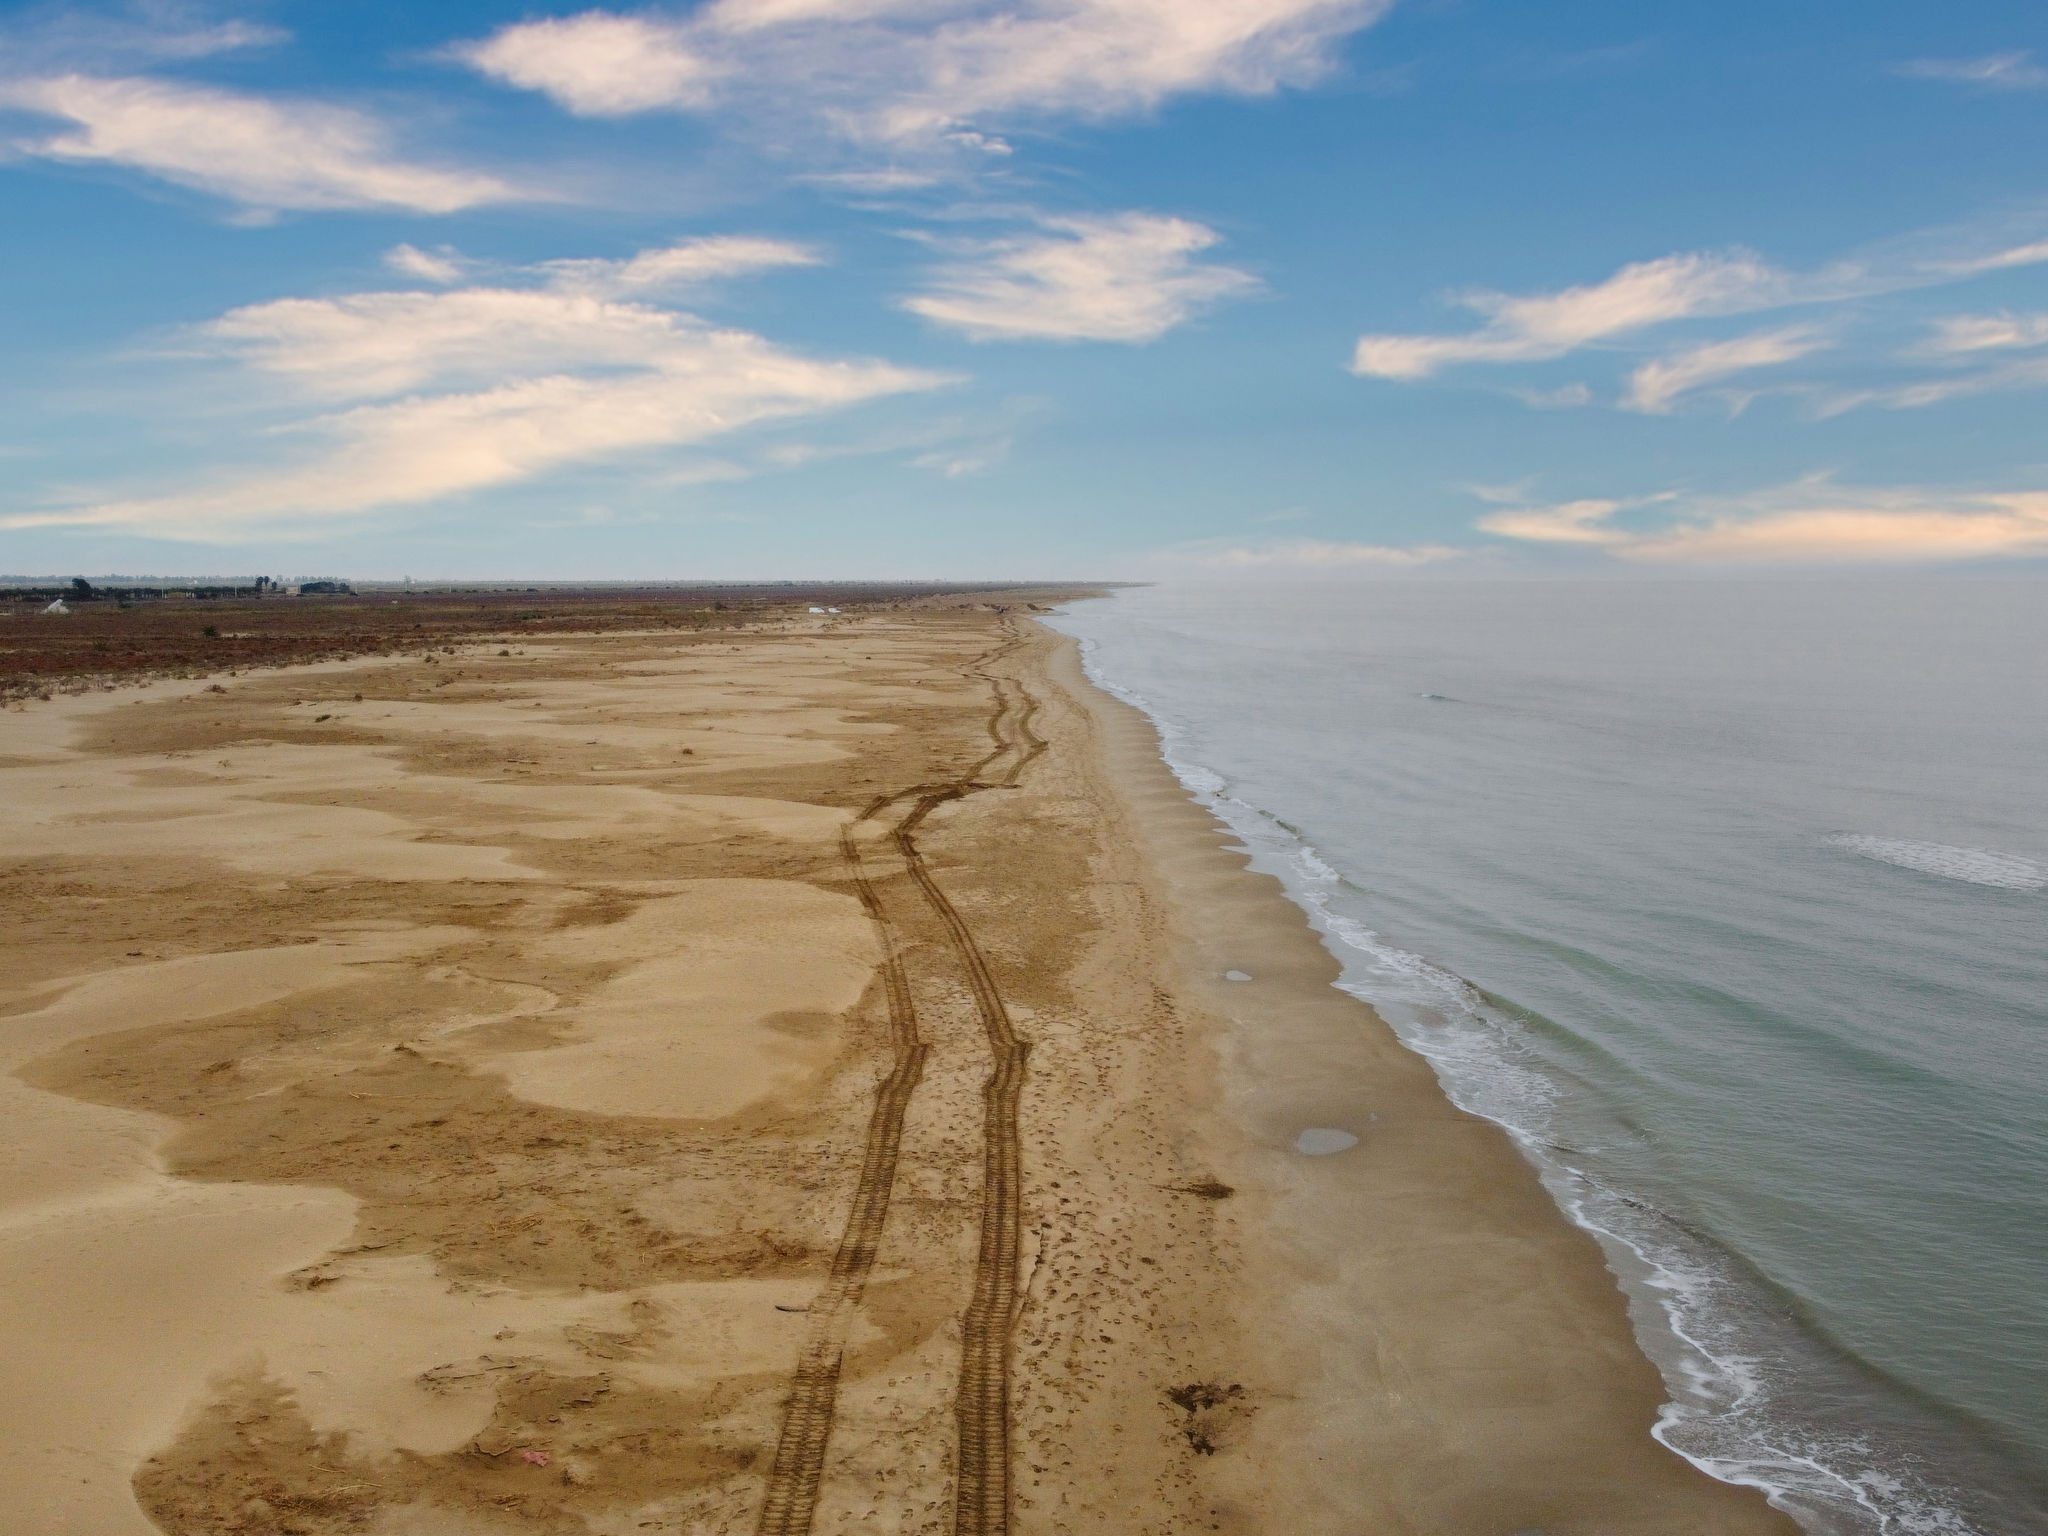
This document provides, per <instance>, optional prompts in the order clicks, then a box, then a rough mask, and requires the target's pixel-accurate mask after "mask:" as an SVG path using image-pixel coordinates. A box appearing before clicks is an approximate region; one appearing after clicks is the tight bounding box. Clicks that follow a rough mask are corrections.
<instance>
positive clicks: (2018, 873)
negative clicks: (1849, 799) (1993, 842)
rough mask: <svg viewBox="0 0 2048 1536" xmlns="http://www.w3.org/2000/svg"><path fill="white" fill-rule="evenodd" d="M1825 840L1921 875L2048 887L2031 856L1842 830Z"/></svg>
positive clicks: (2005, 886) (2009, 887)
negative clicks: (2026, 857) (1839, 833)
mask: <svg viewBox="0 0 2048 1536" xmlns="http://www.w3.org/2000/svg"><path fill="white" fill-rule="evenodd" d="M1828 841H1829V842H1831V843H1833V844H1834V845H1835V846H1836V847H1837V848H1846V849H1848V850H1849V851H1850V852H1851V853H1860V854H1862V855H1863V857H1864V858H1866V859H1876V860H1877V861H1878V862H1879V863H1882V864H1896V865H1898V866H1899V867H1900V868H1901V869H1916V870H1918V871H1919V872H1920V873H1921V874H1923V875H1940V876H1941V877H1942V878H1943V879H1944V880H1966V881H1968V882H1969V883H1970V884H1971V885H1992V886H1997V887H1998V888H1999V889H2000V890H2005V891H2038V890H2040V889H2041V888H2042V887H2043V886H2048V872H2044V871H2043V870H2042V868H2041V866H2040V865H2038V864H2036V863H2035V862H2034V861H2033V860H2032V859H2023V858H2021V857H2019V856H2018V855H2017V854H2011V853H1993V852H1992V851H1991V850H1990V849H1988V848H1952V847H1950V846H1949V845H1948V844H1947V843H1916V842H1912V841H1910V840H1908V839H1905V838H1897V837H1871V836H1869V835H1868V834H1866V833H1861V832H1844V833H1843V834H1841V835H1840V836H1839V837H1831V838H1829V839H1828Z"/></svg>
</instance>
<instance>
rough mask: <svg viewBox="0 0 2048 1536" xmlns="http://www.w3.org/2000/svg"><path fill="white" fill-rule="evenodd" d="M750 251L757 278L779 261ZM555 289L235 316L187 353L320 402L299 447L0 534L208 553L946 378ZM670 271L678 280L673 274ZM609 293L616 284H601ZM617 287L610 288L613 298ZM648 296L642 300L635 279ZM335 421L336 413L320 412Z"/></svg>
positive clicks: (731, 247) (726, 255)
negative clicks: (206, 542)
mask: <svg viewBox="0 0 2048 1536" xmlns="http://www.w3.org/2000/svg"><path fill="white" fill-rule="evenodd" d="M769 244H770V243H767V242H762V243H759V245H758V246H757V247H756V248H754V249H753V250H752V256H753V258H754V260H753V263H752V264H754V265H759V264H762V263H767V264H774V263H773V262H772V261H771V260H770V258H775V257H781V258H789V257H790V256H791V251H790V249H787V248H785V249H782V250H780V251H776V250H771V249H769V248H768V246H769ZM743 246H744V242H739V241H733V242H728V243H725V244H722V245H721V244H719V243H718V242H714V241H699V242H684V243H683V244H682V245H680V246H674V247H668V248H666V249H664V250H661V251H655V252H643V253H642V255H641V256H640V257H636V258H633V259H632V260H629V261H626V262H620V263H609V264H599V265H604V266H609V267H615V268H618V269H620V270H623V271H630V270H632V269H633V267H634V265H635V263H636V262H642V261H646V262H649V263H650V265H651V266H652V267H653V268H654V269H657V270H664V276H663V279H662V281H663V282H666V281H667V280H668V275H667V274H666V272H665V264H664V261H663V259H662V258H665V257H669V256H673V255H674V254H675V253H676V252H678V251H681V252H684V253H686V254H687V253H691V252H695V253H698V254H699V255H702V254H703V253H704V252H705V251H707V250H709V251H712V252H714V253H717V254H716V256H715V257H714V258H710V259H706V260H702V261H698V262H696V263H694V265H695V266H696V267H697V268H698V270H700V271H703V270H716V271H720V272H724V271H730V270H734V269H736V267H745V266H746V265H748V263H746V262H742V261H740V260H739V255H740V253H741V250H742V247H743ZM564 265H574V264H563V263H553V264H544V265H543V266H542V267H541V268H539V269H536V270H537V271H538V273H539V274H540V275H541V276H542V278H543V280H544V281H545V280H547V279H549V278H552V279H553V280H554V284H553V285H552V286H541V287H529V288H513V287H503V286H495V287H494V286H470V287H462V288H456V289H452V290H441V291H389V292H373V293H359V294H351V295H346V296H343V297H338V298H323V299H281V300H276V301H273V302H271V303H267V304H257V305H249V306H245V307H244V308H241V309H236V310H232V311H230V312H229V313H227V314H225V315H223V316H221V317H220V318H219V319H218V320H215V321H213V322H211V323H209V324H207V325H205V326H201V327H198V328H196V330H195V331H194V332H193V333H192V335H191V336H190V338H189V341H190V344H191V345H192V346H194V347H196V348H198V349H199V350H201V351H202V352H206V353H209V354H211V355H213V356H216V357H218V358H221V359H223V360H226V361H229V362H232V363H234V364H236V365H238V366H239V367H241V368H243V369H246V370H249V371H251V372H253V373H254V374H256V375H258V376H261V377H267V378H269V379H272V380H275V381H277V382H278V383H281V384H283V385H284V386H285V387H286V388H287V389H288V390H289V391H290V392H291V393H292V394H294V395H296V396H299V397H301V398H304V399H306V400H309V401H311V402H315V403H316V404H324V405H326V406H328V407H330V409H328V410H326V411H325V412H324V413H321V414H315V415H311V416H303V415H302V416H300V417H298V418H296V419H294V420H292V421H290V422H289V423H288V424H287V426H286V427H285V429H284V437H285V440H286V441H293V440H297V441H300V442H307V441H310V442H311V444H312V445H313V446H312V447H311V448H310V449H306V450H303V451H301V452H300V453H299V454H298V455H296V456H295V460H296V461H295V462H288V463H286V464H285V465H283V466H282V467H276V468H268V469H254V470H250V471H248V472H245V473H242V474H239V475H231V476H228V477H226V478H223V479H217V480H215V481H213V482H212V483H209V484H206V485H203V486H200V487H198V488H196V489H193V490H190V491H181V492H177V493H173V494H169V495H155V496H146V497H109V498H103V499H99V500H95V501H91V502H88V503H86V504H83V505H73V506H64V507H52V508H43V509H37V510H28V511H23V512H18V513H14V514H12V515H8V516H5V517H0V527H7V528H17V529H20V528H34V527H54V526H69V527H118V528H130V529H134V530H136V531H139V532H144V533H148V534H151V535H154V536H158V537H169V538H191V539H222V538H230V537H234V536H236V535H237V534H238V533H239V532H241V531H243V530H246V529H247V528H249V527H251V526H254V525H265V526H268V527H271V528H273V529H278V528H281V529H286V530H289V529H290V528H293V527H305V526H308V525H311V524H317V523H319V522H321V521H323V520H329V519H333V518H336V517H345V516H352V515H360V514H365V513H371V512H376V511H380V510H383V509H387V508H396V507H405V506H416V505H420V504H422V503H427V502H432V501H437V500H441V499H444V498H447V497H451V496H458V495H465V494H469V493H472V492H476V491H480V490H486V489H490V488H494V487H502V486H507V485H512V484H517V483H521V482H524V481H529V480H532V479H535V478H537V477H540V476H543V475H546V474H549V473H553V472H555V471H559V470H562V469H565V468H568V467H571V466H578V465H593V464H598V463H604V462H614V461H618V460H620V459H623V458H629V457H631V456H634V455H645V454H650V453H656V452H658V451H660V450H664V449H675V448H678V447H684V446H693V445H696V444H699V443H703V442H705V441H708V440H710V439H713V438H721V437H726V436H729V435H731V434H733V433H736V432H739V431H741V430H743V429H745V428H748V427H751V426H756V425H759V424H762V423H765V422H771V421H780V420H790V419H795V418H800V417H804V416H811V415H818V414H821V413H826V412H831V411H836V410H840V409H843V408H845V407H847V406H851V405H855V404H858V403H860V402H863V401H868V400H874V399H878V398H881V397H883V396H887V395H895V394H903V393H907V392H913V391H920V390H929V389H934V388H937V387H940V386H942V385H944V384H947V383H950V382H953V381H952V380H951V379H950V378H949V377H948V376H946V375H941V374H937V373H933V372H930V371H926V370H919V369H912V368H905V367H900V366H898V365H895V364H892V363H887V362H881V361H874V360H841V359H820V358H813V357H807V356H804V355H802V354H799V353H796V352H793V351H790V350H788V349H786V348H784V347H780V346H777V345H776V344H775V343H773V342H770V341H768V340H767V339H765V338H763V337H761V336H757V335H754V334H752V333H750V332H747V331H741V330H734V329H729V328H721V327H715V326H712V325H710V324H707V323H706V322H704V321H703V320H700V319H698V318H697V317H695V316H693V315H690V314H687V313H684V312H682V311H678V310H674V309H669V308H665V307H661V306H659V305H655V304H652V303H648V302H643V301H636V300H627V299H622V298H618V297H608V296H604V295H602V294H601V293H599V292H597V291H593V290H594V289H599V288H603V287H604V286H605V284H604V283H602V282H599V283H592V282H590V281H588V278H589V273H588V272H587V271H586V270H584V269H582V268H580V267H579V268H578V269H577V278H578V281H576V282H564V281H563V280H562V274H561V271H560V270H559V269H560V268H561V267H563V266H564ZM683 265H685V266H689V265H692V263H690V262H688V261H685V262H684V263H683ZM610 276H611V277H612V278H613V279H616V273H613V274H610ZM614 286H616V283H615V282H614ZM648 286H659V284H657V283H654V282H652V281H651V280H650V282H649V284H648ZM333 407H338V409H335V408H333Z"/></svg>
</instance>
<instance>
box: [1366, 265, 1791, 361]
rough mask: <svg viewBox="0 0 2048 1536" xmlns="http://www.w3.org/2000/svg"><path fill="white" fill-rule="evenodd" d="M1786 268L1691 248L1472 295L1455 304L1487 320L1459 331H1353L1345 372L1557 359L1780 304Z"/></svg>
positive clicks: (1788, 290) (1785, 290) (1786, 287)
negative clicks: (1604, 272) (1553, 282)
mask: <svg viewBox="0 0 2048 1536" xmlns="http://www.w3.org/2000/svg"><path fill="white" fill-rule="evenodd" d="M1791 292H1793V282H1792V279H1791V277H1790V276H1789V274H1787V273H1785V272H1782V271H1780V270H1778V269H1777V268H1775V267H1772V266H1770V265H1768V264H1767V263H1766V262H1764V260H1763V259H1762V258H1761V257H1759V256H1756V255H1754V254H1753V253H1751V252H1748V251H1727V252H1693V253H1690V254H1685V255H1677V256H1664V257H1660V258H1658V259H1657V260H1655V261H1639V262H1634V263H1632V264H1630V265H1629V266H1626V267H1623V268H1622V269H1621V270H1620V271H1618V272H1616V273H1615V274H1614V275H1613V276H1612V277H1610V278H1608V279H1606V280H1605V281H1604V282H1599V283H1589V284H1585V285H1583V286H1581V287H1577V288H1566V289H1562V290H1560V291H1559V292H1556V293H1544V294H1532V295H1529V296H1526V297H1521V298H1516V297H1513V296H1510V295H1508V294H1502V293H1474V294H1467V295H1465V296H1464V297H1463V298H1462V299H1461V300H1460V302H1461V303H1462V304H1463V305H1464V306H1465V307H1466V308H1467V309H1471V310H1474V311H1477V312H1478V313H1479V314H1482V315H1485V316H1486V317H1487V323H1486V325H1485V326H1484V327H1483V328H1482V329H1480V330H1477V331H1473V332H1470V333H1468V334H1466V335H1462V336H1389V335H1369V336H1361V337H1360V338H1359V340H1358V345H1357V348H1356V349H1355V351H1354V352H1353V354H1352V361H1351V368H1352V371H1353V372H1354V373H1358V374H1363V375H1366V376H1368V377H1371V378H1381V379H1421V378H1427V377H1428V376H1429V375H1430V374H1432V373H1435V372H1436V371H1437V370H1438V369H1440V368H1443V367H1446V366H1448V365H1450V364H1453V363H1472V362H1487V363H1505V362H1530V361H1536V360H1539V359H1544V358H1553V357H1563V356H1564V355H1565V354H1566V353H1567V352H1572V351H1575V350H1577V349H1578V348H1580V347H1583V346H1585V345H1586V344H1587V343H1588V342H1593V341H1600V340H1604V339H1605V338H1607V337H1609V336H1618V335H1621V334H1623V333H1624V332H1628V331H1636V330H1641V329H1643V328H1644V327H1646V326H1652V325H1661V324H1663V323H1665V322H1666V321H1670V320H1683V319H1689V318H1692V317H1694V316H1698V315H1731V314H1740V313H1742V312H1743V311H1745V310H1752V309H1762V308H1767V307H1769V306H1771V305H1774V304H1781V303H1785V302H1787V299H1788V295H1789V294H1790V293H1791Z"/></svg>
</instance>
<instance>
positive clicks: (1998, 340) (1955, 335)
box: [1924, 313, 2048, 356]
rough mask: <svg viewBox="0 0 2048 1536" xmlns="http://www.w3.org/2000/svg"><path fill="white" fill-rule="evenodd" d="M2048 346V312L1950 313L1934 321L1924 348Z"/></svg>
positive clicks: (1952, 352)
mask: <svg viewBox="0 0 2048 1536" xmlns="http://www.w3.org/2000/svg"><path fill="white" fill-rule="evenodd" d="M2043 346H2048V314H2034V315H2015V314H2009V313H2006V314H1996V315H1950V316H1948V317H1946V318H1945V319H1941V320H1937V321H1936V322H1935V323H1934V336H1933V338H1932V339H1931V340H1929V341H1928V343H1927V345H1926V347H1925V349H1924V350H1926V351H1928V352H1932V353H1934V354H1936V355H1939V356H1959V355H1967V354H1970V353H1975V352H1990V351H1996V350H2001V349H2004V348H2008V347H2043Z"/></svg>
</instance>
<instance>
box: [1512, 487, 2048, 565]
mask: <svg viewBox="0 0 2048 1536" xmlns="http://www.w3.org/2000/svg"><path fill="white" fill-rule="evenodd" d="M1677 499H1678V498H1676V497H1674V496H1663V497H1657V498H1652V500H1654V501H1657V502H1666V503H1668V502H1673V501H1676V500H1677ZM1648 504H1649V503H1648V502H1646V501H1643V500H1636V501H1596V500H1587V501H1576V502H1567V503H1565V504H1563V505H1561V506H1552V507H1524V508H1518V509H1515V510H1512V511H1508V512H1500V513H1489V514H1488V515H1487V516H1486V517H1483V518H1481V519H1480V521H1479V526H1480V528H1482V529H1483V530H1485V531H1486V532H1489V533H1495V534H1500V535H1503V536H1505V537H1508V538H1514V539H1522V540H1528V541H1533V542H1539V543H1550V544H1580V545H1598V546H1600V547H1602V548H1604V549H1606V550H1607V551H1608V552H1609V553H1610V554H1613V555H1615V556H1618V557H1619V558H1621V559H1624V560H1628V561H1632V562H1637V563H1643V564H1666V565H1908V564H1916V563H1917V564H1925V563H1939V562H1953V561H1958V560H1986V559H2001V558H2015V557H2025V556H2038V555H2048V492H2040V491H2021V492H2005V493H1968V492H1961V493H1942V492H1938V491H1929V490H1923V489H1920V488H1916V487H1892V488H1874V489H1873V488H1864V489H1852V488H1845V487H1840V486H1836V485H1834V484H1833V483H1832V482H1830V481H1828V480H1826V479H1825V478H1814V479H1808V480H1802V481H1799V482H1797V483H1796V484H1793V485H1790V486H1785V487H1781V488H1778V489H1776V490H1772V491H1765V492H1760V493H1758V494H1756V495H1753V496H1749V497H1740V498H1732V499H1699V500H1694V501H1692V502H1690V503H1685V504H1682V505H1681V509H1680V511H1679V515H1678V516H1677V517H1676V518H1674V519H1671V520H1669V521H1667V522H1665V523H1664V524H1663V525H1661V526H1659V527H1655V528H1648V529H1638V528H1617V527H1614V526H1612V523H1611V521H1610V520H1611V519H1612V518H1613V517H1614V515H1615V514H1616V513H1617V512H1620V511H1623V510H1625V509H1629V508H1635V507H1642V506H1645V505H1648Z"/></svg>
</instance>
